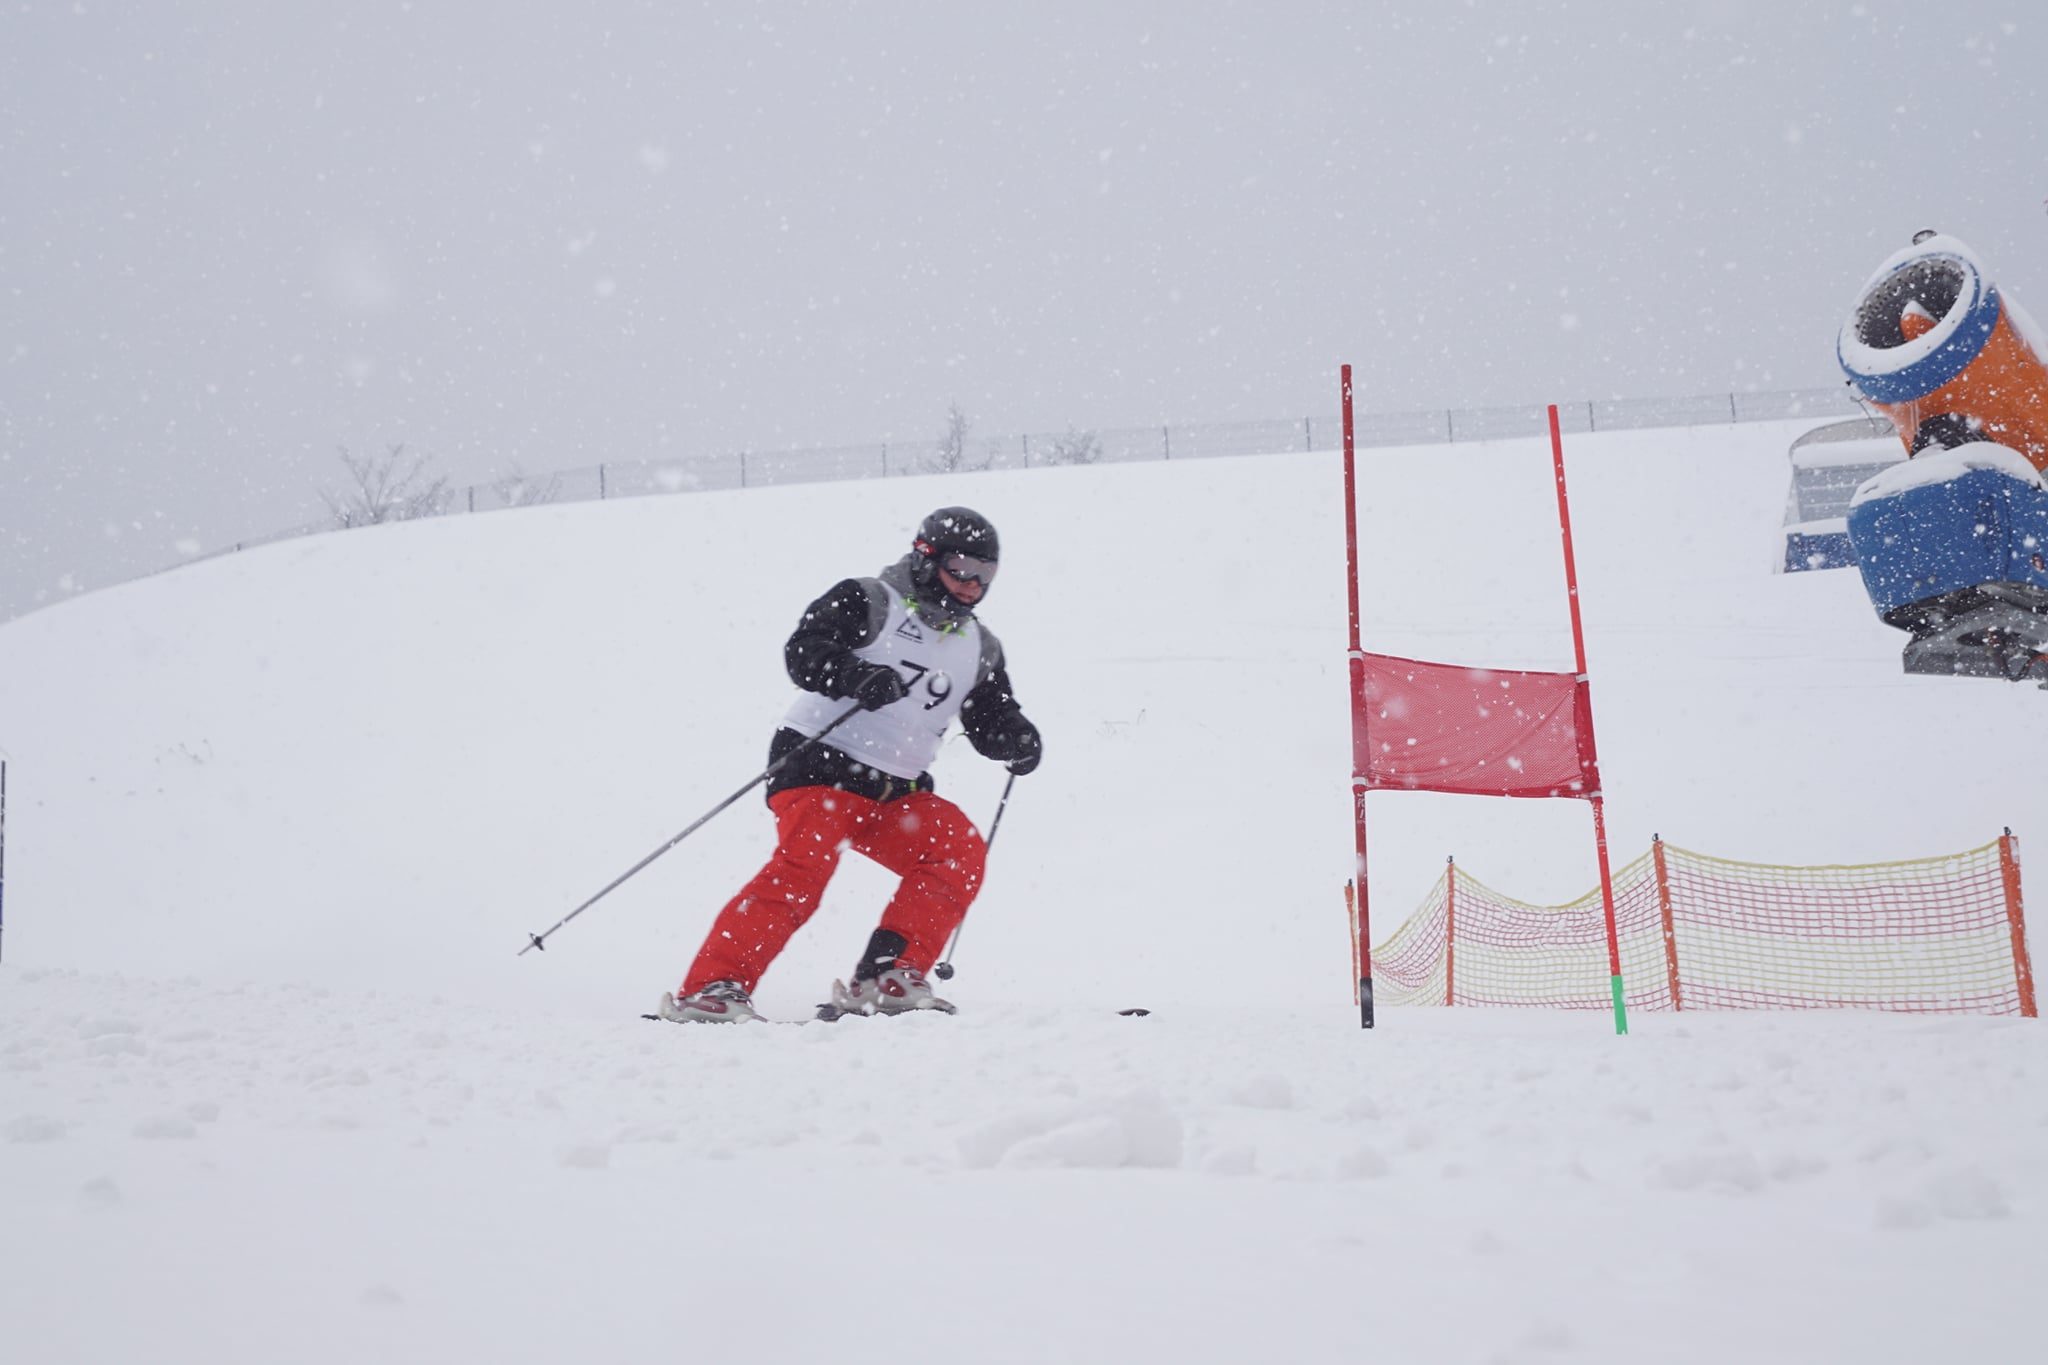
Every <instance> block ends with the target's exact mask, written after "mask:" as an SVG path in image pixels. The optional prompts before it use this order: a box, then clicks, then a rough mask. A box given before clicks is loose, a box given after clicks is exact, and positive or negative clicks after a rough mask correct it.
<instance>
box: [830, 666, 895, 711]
mask: <svg viewBox="0 0 2048 1365" xmlns="http://www.w3.org/2000/svg"><path fill="white" fill-rule="evenodd" d="M846 695H847V696H849V697H851V698H853V699H854V700H855V701H857V702H859V703H860V705H861V709H862V710H863V711H879V710H881V709H882V708H883V707H885V706H887V705H889V704H890V703H891V702H898V701H902V700H903V699H904V698H905V697H907V696H909V695H910V689H909V688H907V687H905V686H904V685H903V679H902V678H900V677H899V676H897V673H896V670H895V669H893V668H891V667H889V665H887V664H869V665H868V666H867V671H866V672H865V673H862V674H861V675H860V676H859V677H857V678H856V679H854V683H853V686H852V687H851V688H850V689H849V690H848V691H847V693H846Z"/></svg>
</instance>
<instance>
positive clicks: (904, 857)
mask: <svg viewBox="0 0 2048 1365" xmlns="http://www.w3.org/2000/svg"><path fill="white" fill-rule="evenodd" d="M768 808H769V809H770V810H772V811H774V812H775V830H776V844H775V854H774V856H773V857H771V858H769V860H768V863H767V866H765V867H763V868H762V869H761V870H760V871H759V872H757V873H755V874H754V879H753V880H752V881H750V882H748V883H747V884H746V885H745V886H744V887H742V888H740V893H739V894H738V895H737V896H734V897H733V898H732V899H731V900H730V901H728V902H727V903H726V906H725V908H724V909H723V910H721V911H719V912H718V918H717V919H716V920H715V921H713V923H712V925H711V933H710V934H709V935H708V936H707V937H706V938H705V940H704V946H703V947H702V948H700V949H699V950H698V951H697V960H696V961H695V962H693V963H691V964H690V974H689V975H688V976H686V977H684V978H683V989H682V994H684V995H688V994H690V993H692V992H694V991H698V990H701V989H703V988H704V987H705V986H707V985H709V984H711V983H712V982H713V981H737V982H739V983H740V985H741V986H743V987H745V988H746V989H747V990H748V991H749V992H751V991H752V990H753V989H754V985H755V983H756V982H758V981H759V980H760V979H761V974H762V973H763V972H765V971H767V970H768V966H769V964H770V963H772V962H774V961H775V958H776V955H777V954H779V953H780V952H781V951H782V949H783V946H784V945H785V944H787V943H788V942H789V939H790V935H792V934H794V933H795V932H796V931H797V930H798V929H801V928H802V927H803V925H804V921H806V920H808V919H809V918H810V917H811V912H812V911H814V910H816V909H817V908H818V902H819V900H821V899H822V898H823V897H824V894H825V884H826V883H827V882H829V881H831V880H832V874H833V873H834V872H836V871H838V869H839V855H840V854H841V853H842V852H844V851H845V850H846V849H849V848H850V849H852V850H853V851H854V852H856V853H859V854H862V855H864V856H866V857H869V858H872V859H874V860H875V861H876V862H878V863H880V864H881V865H882V866H883V867H886V868H888V869H889V870H890V871H891V872H894V873H895V874H896V875H897V876H899V877H901V878H902V879H903V880H902V881H901V883H899V884H898V886H897V888H896V894H895V895H894V896H893V897H891V898H890V901H889V904H888V906H887V907H886V908H884V909H883V911H882V925H881V927H882V928H884V929H890V930H893V931H895V932H896V933H899V934H901V935H903V938H904V940H905V941H906V942H907V943H908V944H909V946H908V947H907V948H905V949H904V950H903V956H902V957H901V959H899V960H900V961H901V962H903V963H904V964H905V965H906V966H910V967H915V968H917V970H919V971H921V972H926V971H930V970H931V967H932V964H933V963H934V962H936V961H938V958H939V954H940V952H942V951H943V950H944V949H945V946H946V940H947V939H948V938H949V937H950V936H951V935H952V933H953V930H955V929H956V928H958V927H959V925H960V920H961V917H962V916H964V915H965V914H966V913H967V907H968V906H969V905H970V904H972V903H973V901H974V895H975V892H977V891H979V890H980V889H981V874H982V869H983V867H984V866H985V864H986V860H987V856H988V844H987V843H986V842H985V841H984V840H983V839H982V837H981V833H980V831H978V830H976V829H975V828H974V826H973V825H972V824H971V823H970V822H969V821H968V819H967V817H966V816H965V815H964V814H962V813H961V811H960V808H959V807H958V806H956V805H954V804H953V803H952V802H951V801H947V800H945V799H944V798H943V797H939V796H934V795H933V794H932V793H930V792H913V793H911V794H910V795H909V796H904V797H899V798H898V799H896V800H894V801H890V802H888V803H887V804H884V803H882V802H880V801H875V800H872V799H871V798H869V797H865V796H855V795H853V794H852V793H850V792H843V791H839V790H837V789H835V788H832V787H792V788H790V789H789V790H788V791H781V792H777V793H776V794H775V795H773V796H771V797H769V798H768Z"/></svg>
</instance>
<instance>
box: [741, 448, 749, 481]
mask: <svg viewBox="0 0 2048 1365" xmlns="http://www.w3.org/2000/svg"><path fill="white" fill-rule="evenodd" d="M746 486H747V452H746V451H744V450H742V451H741V452H740V487H742V488H745V487H746Z"/></svg>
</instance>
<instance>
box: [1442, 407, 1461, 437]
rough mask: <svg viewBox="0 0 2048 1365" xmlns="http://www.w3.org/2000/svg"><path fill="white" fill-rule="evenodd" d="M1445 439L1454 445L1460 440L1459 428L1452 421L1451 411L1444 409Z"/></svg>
mask: <svg viewBox="0 0 2048 1365" xmlns="http://www.w3.org/2000/svg"><path fill="white" fill-rule="evenodd" d="M1444 439H1445V440H1446V441H1450V442H1452V443H1454V444H1455V443H1456V441H1457V439H1458V428H1457V425H1456V424H1455V423H1454V422H1453V421H1452V419H1451V410H1450V409H1449V408H1445V409H1444Z"/></svg>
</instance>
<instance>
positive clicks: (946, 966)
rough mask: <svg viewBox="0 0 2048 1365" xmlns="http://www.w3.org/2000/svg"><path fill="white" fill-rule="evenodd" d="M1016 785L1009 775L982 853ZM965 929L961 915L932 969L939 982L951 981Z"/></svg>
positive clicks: (992, 844)
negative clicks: (956, 952) (956, 951)
mask: <svg viewBox="0 0 2048 1365" xmlns="http://www.w3.org/2000/svg"><path fill="white" fill-rule="evenodd" d="M1016 785H1017V774H1015V773H1011V774H1010V780H1009V781H1008V782H1005V783H1003V799H1002V800H1000V801H998V802H996V818H995V819H993V820H991V821H989V822H988V838H987V839H985V840H983V841H982V851H983V852H984V853H986V852H987V851H988V850H989V849H992V848H994V847H995V846H996V831H997V830H999V829H1001V828H1002V827H1003V811H1004V809H1005V808H1007V807H1008V806H1009V804H1010V788H1012V787H1014V786H1016ZM966 927H967V916H966V915H964V914H963V915H961V916H960V922H959V923H958V924H956V925H954V926H953V941H952V942H951V943H949V944H947V945H946V956H945V958H944V960H942V961H941V962H940V963H939V964H938V965H937V966H936V967H933V968H932V974H933V975H934V976H936V977H938V978H939V980H941V981H951V980H952V979H953V952H954V950H955V949H957V948H958V947H959V946H960V931H961V930H963V929H965V928H966Z"/></svg>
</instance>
